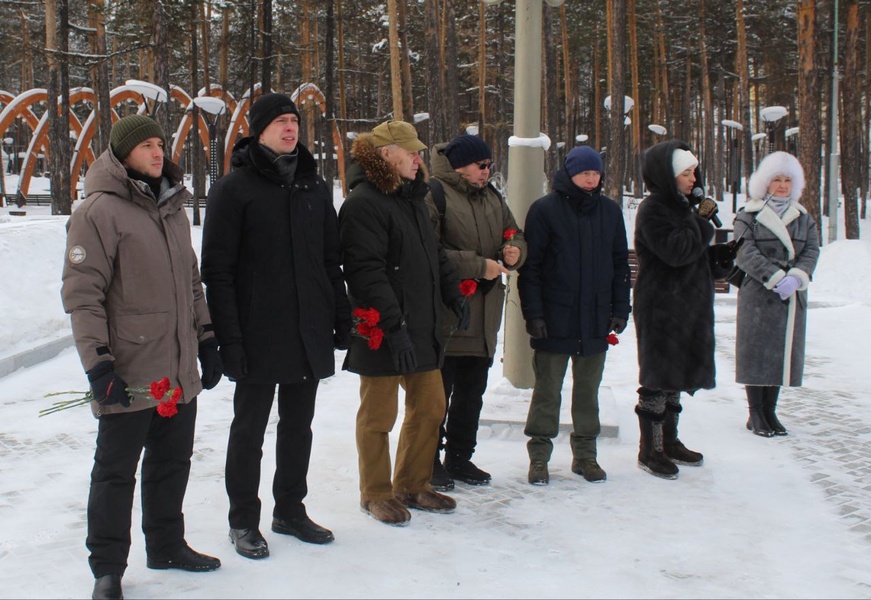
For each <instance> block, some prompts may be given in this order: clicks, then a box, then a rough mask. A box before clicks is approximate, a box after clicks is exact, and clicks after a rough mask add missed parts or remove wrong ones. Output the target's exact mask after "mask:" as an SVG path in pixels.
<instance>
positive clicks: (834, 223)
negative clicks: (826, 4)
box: [826, 0, 841, 243]
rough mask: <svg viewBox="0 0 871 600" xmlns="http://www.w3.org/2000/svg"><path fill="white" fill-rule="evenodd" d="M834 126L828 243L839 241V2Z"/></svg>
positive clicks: (830, 132) (833, 76)
mask: <svg viewBox="0 0 871 600" xmlns="http://www.w3.org/2000/svg"><path fill="white" fill-rule="evenodd" d="M832 57H833V58H832V103H831V110H830V112H831V116H832V124H831V127H830V128H829V181H828V184H829V185H828V189H829V195H828V200H829V228H828V232H829V233H828V239H827V240H826V242H827V243H831V242H834V241H835V240H837V239H838V166H839V164H840V160H841V155H840V152H839V151H838V0H835V26H834V44H833V51H832Z"/></svg>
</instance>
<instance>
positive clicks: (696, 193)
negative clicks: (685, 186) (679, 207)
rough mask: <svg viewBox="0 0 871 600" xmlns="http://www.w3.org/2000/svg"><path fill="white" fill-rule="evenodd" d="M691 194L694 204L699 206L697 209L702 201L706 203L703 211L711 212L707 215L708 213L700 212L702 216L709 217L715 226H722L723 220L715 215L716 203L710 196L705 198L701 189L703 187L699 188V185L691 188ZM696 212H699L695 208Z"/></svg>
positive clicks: (700, 206)
mask: <svg viewBox="0 0 871 600" xmlns="http://www.w3.org/2000/svg"><path fill="white" fill-rule="evenodd" d="M692 196H693V199H694V200H695V201H696V204H698V205H699V207H698V208H699V209H701V208H702V203H703V202H704V203H706V206H705V213H708V212H710V213H711V214H709V215H708V214H702V216H703V217H707V218H709V219H710V220H711V222H712V223H713V224H714V225H715V226H716V227H722V226H723V222H722V221H721V220H720V217H718V216H717V210H718V209H717V203H716V202H714V201H713V200H711V199H710V198H705V190H703V189H702V188H700V187H694V188H693V193H692ZM711 208H712V209H713V210H711ZM696 212H699V210H698V209H697V211H696Z"/></svg>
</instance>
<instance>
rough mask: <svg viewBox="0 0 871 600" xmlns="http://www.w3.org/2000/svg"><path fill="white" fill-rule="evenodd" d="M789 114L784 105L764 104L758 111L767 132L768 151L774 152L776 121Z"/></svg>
mask: <svg viewBox="0 0 871 600" xmlns="http://www.w3.org/2000/svg"><path fill="white" fill-rule="evenodd" d="M787 114H789V111H788V110H786V107H784V106H766V107H765V108H763V109H762V110H760V111H759V116H760V117H761V118H762V120H763V121H765V127H766V130H767V132H768V153H769V154H771V153H772V152H774V128H775V127H776V126H777V122H778V121H780V120H781V119H782V118H783V117H785V116H786V115H787Z"/></svg>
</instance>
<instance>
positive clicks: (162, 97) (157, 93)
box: [124, 79, 169, 119]
mask: <svg viewBox="0 0 871 600" xmlns="http://www.w3.org/2000/svg"><path fill="white" fill-rule="evenodd" d="M124 85H126V86H127V87H128V88H130V89H131V90H133V91H134V92H138V93H139V95H140V96H142V104H144V105H145V114H146V115H148V116H149V117H151V118H152V119H153V118H154V116H155V115H156V114H157V111H158V110H159V109H160V104H161V103H162V102H166V101H167V99H168V98H169V96H168V95H167V93H166V90H165V89H163V88H162V87H160V86H157V85H154V84H153V83H149V82H147V81H140V80H138V79H128V80H127V81H125V82H124ZM149 100H151V101H152V105H151V106H149V105H148V101H149Z"/></svg>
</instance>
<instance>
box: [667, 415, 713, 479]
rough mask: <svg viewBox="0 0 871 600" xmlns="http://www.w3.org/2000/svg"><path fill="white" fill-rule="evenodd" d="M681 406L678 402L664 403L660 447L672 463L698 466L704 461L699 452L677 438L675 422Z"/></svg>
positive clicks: (676, 422)
mask: <svg viewBox="0 0 871 600" xmlns="http://www.w3.org/2000/svg"><path fill="white" fill-rule="evenodd" d="M682 410H683V407H682V406H681V405H680V404H672V403H668V404H666V405H665V420H664V421H663V422H662V447H663V450H664V451H665V455H666V456H667V457H668V458H669V460H671V461H672V462H674V463H677V464H679V465H687V466H690V467H700V466H702V463H703V462H704V457H703V456H702V453H701V452H695V451H693V450H690V449H689V448H687V447H686V446H684V445H683V443H682V442H681V441H680V440H679V439H677V424H678V421H679V420H680V416H679V415H680V413H681V411H682Z"/></svg>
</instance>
